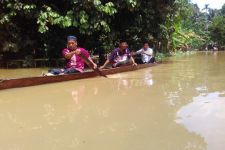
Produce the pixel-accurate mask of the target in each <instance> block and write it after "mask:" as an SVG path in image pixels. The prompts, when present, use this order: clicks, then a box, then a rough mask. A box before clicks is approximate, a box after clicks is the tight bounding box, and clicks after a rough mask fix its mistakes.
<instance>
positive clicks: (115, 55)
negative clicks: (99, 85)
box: [100, 40, 137, 69]
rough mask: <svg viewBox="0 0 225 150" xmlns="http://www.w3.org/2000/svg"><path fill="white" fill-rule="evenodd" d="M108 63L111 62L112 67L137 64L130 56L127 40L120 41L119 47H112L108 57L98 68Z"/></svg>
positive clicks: (102, 67)
mask: <svg viewBox="0 0 225 150" xmlns="http://www.w3.org/2000/svg"><path fill="white" fill-rule="evenodd" d="M109 63H111V64H112V67H113V68H115V67H120V66H123V65H129V64H132V65H135V66H136V65H137V64H136V63H135V61H134V59H133V57H132V56H131V53H130V51H129V49H128V45H127V42H126V41H124V40H121V41H120V44H119V47H118V48H116V49H114V50H113V51H112V52H111V53H110V55H109V57H108V58H107V60H106V62H105V63H104V65H103V66H101V67H100V69H104V68H105V67H106V66H107V65H108V64H109Z"/></svg>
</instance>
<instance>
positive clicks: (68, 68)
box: [48, 36, 97, 75]
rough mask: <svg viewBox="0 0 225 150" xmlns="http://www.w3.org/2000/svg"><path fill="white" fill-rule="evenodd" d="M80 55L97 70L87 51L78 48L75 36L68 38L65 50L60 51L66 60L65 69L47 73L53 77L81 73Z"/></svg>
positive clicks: (82, 62)
mask: <svg viewBox="0 0 225 150" xmlns="http://www.w3.org/2000/svg"><path fill="white" fill-rule="evenodd" d="M80 54H82V55H83V56H84V57H86V58H87V59H88V60H89V61H90V62H91V63H93V66H94V68H97V65H96V64H95V63H94V62H93V60H92V59H91V57H90V54H89V53H88V51H87V50H85V49H84V48H81V47H78V45H77V38H76V37H75V36H68V37H67V48H64V49H63V50H62V55H63V57H64V58H65V59H66V64H65V69H51V70H49V71H48V72H49V73H50V74H53V75H57V74H71V73H79V72H83V71H84V60H83V59H82V58H81V57H80Z"/></svg>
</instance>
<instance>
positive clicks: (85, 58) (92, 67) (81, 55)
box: [79, 52, 107, 78]
mask: <svg viewBox="0 0 225 150" xmlns="http://www.w3.org/2000/svg"><path fill="white" fill-rule="evenodd" d="M79 56H80V57H81V58H82V59H83V61H84V62H85V63H86V64H87V65H88V67H89V68H91V69H93V70H94V72H95V73H97V74H98V75H100V76H103V77H105V78H107V76H106V75H105V74H103V73H102V72H101V71H100V70H99V68H94V64H93V63H92V62H91V61H90V60H89V59H88V58H87V57H86V56H85V55H84V54H83V53H82V52H81V53H80V54H79Z"/></svg>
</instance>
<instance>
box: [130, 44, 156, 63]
mask: <svg viewBox="0 0 225 150" xmlns="http://www.w3.org/2000/svg"><path fill="white" fill-rule="evenodd" d="M138 54H140V55H141V60H142V63H143V64H146V63H154V62H155V58H154V56H153V49H151V48H150V47H149V44H148V42H145V43H144V44H143V47H142V48H141V49H140V50H138V51H137V52H135V53H134V54H133V55H138Z"/></svg>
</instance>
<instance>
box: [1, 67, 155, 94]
mask: <svg viewBox="0 0 225 150" xmlns="http://www.w3.org/2000/svg"><path fill="white" fill-rule="evenodd" d="M155 65H157V63H154V64H142V65H138V66H124V67H119V68H111V69H104V70H102V73H103V74H104V75H110V74H116V73H121V72H127V71H134V70H138V69H142V68H147V67H152V66H155ZM97 76H99V75H98V74H97V73H96V72H94V71H89V72H84V73H77V74H69V75H58V76H38V77H27V78H17V79H3V80H0V90H2V89H10V88H18V87H26V86H34V85H40V84H46V83H55V82H62V81H69V80H78V79H84V78H91V77H97Z"/></svg>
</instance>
